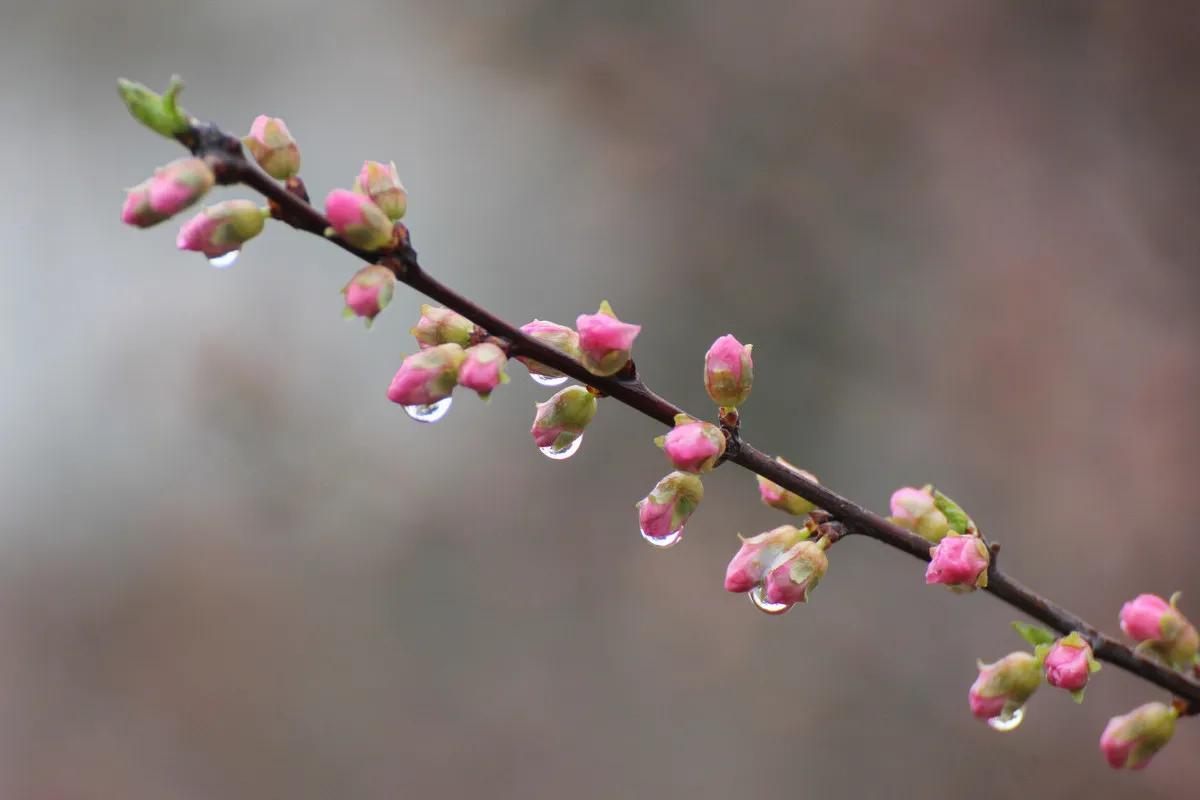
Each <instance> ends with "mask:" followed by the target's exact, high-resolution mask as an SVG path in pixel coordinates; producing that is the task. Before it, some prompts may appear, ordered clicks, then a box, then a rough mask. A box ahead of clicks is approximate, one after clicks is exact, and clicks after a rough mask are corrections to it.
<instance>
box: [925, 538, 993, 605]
mask: <svg viewBox="0 0 1200 800" xmlns="http://www.w3.org/2000/svg"><path fill="white" fill-rule="evenodd" d="M929 555H930V561H929V567H928V569H926V570H925V583H927V584H928V583H940V584H942V585H944V586H949V587H950V588H951V589H952V590H953V591H955V592H973V591H975V590H976V589H982V588H984V587H985V586H987V570H988V563H989V562H990V561H991V556H990V554H989V553H988V549H987V545H985V544H984V543H983V540H982V539H980V538H979V537H978V536H962V535H960V534H957V533H950V534H948V535H947V536H946V537H945V538H944V539H942V540H941V541H940V542H938V544H937V546H936V547H931V548H930V549H929Z"/></svg>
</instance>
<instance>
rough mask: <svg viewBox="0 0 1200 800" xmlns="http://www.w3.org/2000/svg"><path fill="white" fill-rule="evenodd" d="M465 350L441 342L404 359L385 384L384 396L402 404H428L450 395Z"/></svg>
mask: <svg viewBox="0 0 1200 800" xmlns="http://www.w3.org/2000/svg"><path fill="white" fill-rule="evenodd" d="M466 357H467V356H466V353H464V352H463V349H462V348H461V347H459V346H458V345H456V344H442V345H438V346H437V347H430V348H429V349H427V350H421V351H420V352H417V353H413V354H412V355H411V356H409V357H408V358H406V359H404V363H403V364H401V365H400V371H399V372H397V373H396V377H394V378H392V385H391V386H389V387H388V392H387V396H388V400H391V401H392V402H393V403H399V404H400V405H402V406H428V405H433V404H434V403H436V402H437V401H439V400H442V399H445V398H447V397H449V396H450V394H451V392H453V391H454V386H455V383H456V382H457V380H458V368H459V366H461V365H462V363H463V360H464V359H465V358H466Z"/></svg>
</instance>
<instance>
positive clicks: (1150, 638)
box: [1121, 593, 1200, 669]
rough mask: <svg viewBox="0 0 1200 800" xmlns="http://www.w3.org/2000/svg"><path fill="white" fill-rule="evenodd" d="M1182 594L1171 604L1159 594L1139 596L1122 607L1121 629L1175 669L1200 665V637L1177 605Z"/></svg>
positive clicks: (1172, 600)
mask: <svg viewBox="0 0 1200 800" xmlns="http://www.w3.org/2000/svg"><path fill="white" fill-rule="evenodd" d="M1178 602H1179V594H1178V593H1176V594H1174V595H1172V597H1171V600H1170V601H1169V602H1168V601H1166V600H1164V599H1162V598H1161V597H1159V596H1158V595H1154V594H1139V595H1138V596H1137V597H1135V598H1134V599H1133V600H1130V601H1129V602H1128V603H1125V605H1123V606H1121V630H1123V631H1124V632H1125V635H1126V636H1128V637H1129V638H1131V639H1133V640H1134V641H1136V642H1139V643H1140V646H1141V647H1142V648H1144V649H1146V650H1149V651H1151V652H1152V653H1154V654H1155V655H1157V656H1158V657H1159V658H1161V659H1162V660H1163V661H1165V662H1166V663H1168V664H1170V665H1171V667H1173V668H1174V669H1188V668H1189V667H1191V666H1192V665H1193V664H1195V663H1197V658H1196V654H1197V652H1198V651H1200V634H1198V633H1197V631H1196V626H1194V625H1193V624H1192V623H1191V622H1189V621H1188V619H1187V617H1185V616H1184V615H1183V614H1182V613H1180V611H1179V609H1178V608H1176V604H1177V603H1178Z"/></svg>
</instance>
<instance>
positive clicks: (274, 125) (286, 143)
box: [242, 114, 300, 181]
mask: <svg viewBox="0 0 1200 800" xmlns="http://www.w3.org/2000/svg"><path fill="white" fill-rule="evenodd" d="M242 144H244V145H246V149H247V150H249V151H250V155H252V156H254V160H255V161H257V162H258V165H259V166H260V167H262V168H263V171H264V172H266V173H267V174H268V175H270V176H271V177H272V178H275V179H277V180H281V181H282V180H286V179H287V178H291V177H293V176H295V175H296V173H298V172H299V171H300V148H299V147H297V146H296V140H295V139H293V138H292V134H291V133H290V132H289V131H288V129H287V125H285V124H284V122H283V120H281V119H278V118H277V117H268V116H267V115H265V114H259V115H258V116H257V117H255V118H254V124H252V125H251V126H250V133H249V135H247V136H246V137H245V138H244V139H242Z"/></svg>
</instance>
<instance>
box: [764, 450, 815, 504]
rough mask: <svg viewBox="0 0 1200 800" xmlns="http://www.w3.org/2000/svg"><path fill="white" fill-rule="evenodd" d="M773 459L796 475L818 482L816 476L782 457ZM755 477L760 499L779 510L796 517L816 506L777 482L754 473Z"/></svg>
mask: <svg viewBox="0 0 1200 800" xmlns="http://www.w3.org/2000/svg"><path fill="white" fill-rule="evenodd" d="M775 460H776V461H777V462H779V463H780V464H781V465H783V466H784V467H787V468H788V469H789V470H791V471H792V472H794V473H796V474H797V475H800V476H803V477H805V478H808V479H809V480H810V481H812V482H813V483H819V481H818V480H817V476H816V475H813V474H812V473H811V472H808V471H806V470H802V469H799V468H797V467H795V466H793V465H792V464H789V463H788V462H787V461H784V460H783V459H782V458H776V459H775ZM755 477H756V478H758V496H759V497H760V498H761V499H762V501H763V503H765V504H766V505H769V506H770V507H771V508H777V509H779V510H780V511H783V512H786V513H788V514H794V515H796V516H798V517H802V516H804V515H805V514H807V513H808V512H810V511H812V510H813V509H814V508H816V506H815V505H814V504H813V503H810V502H809V501H808V500H805V499H804V498H803V497H801V496H800V495H798V494H796V493H795V492H789V491H788V490H787V489H784V488H783V487H782V486H780V485H779V484H777V483H773V482H772V481H770V480H767V479H766V478H764V477H763V476H762V475H756V476H755Z"/></svg>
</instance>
